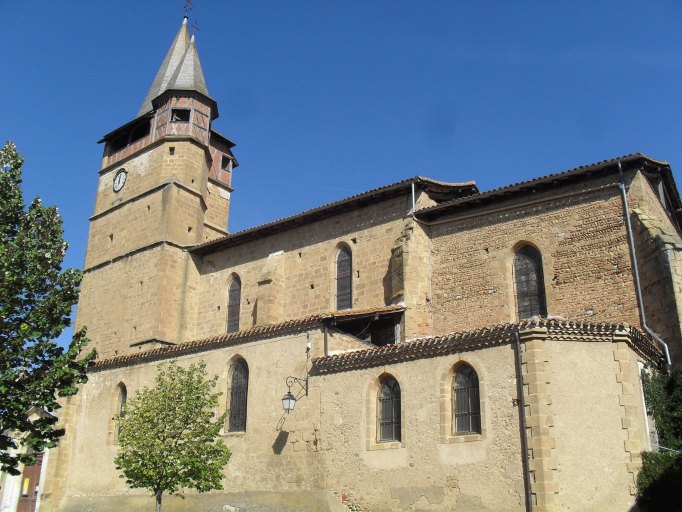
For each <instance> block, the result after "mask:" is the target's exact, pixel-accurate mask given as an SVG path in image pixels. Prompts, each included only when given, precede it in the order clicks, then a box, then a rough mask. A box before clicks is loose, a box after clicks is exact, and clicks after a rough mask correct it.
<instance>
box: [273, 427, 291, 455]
mask: <svg viewBox="0 0 682 512" xmlns="http://www.w3.org/2000/svg"><path fill="white" fill-rule="evenodd" d="M288 440H289V432H287V431H286V430H280V431H279V434H277V437H276V438H275V442H274V443H272V453H274V454H275V455H280V454H281V453H282V450H284V447H285V446H286V445H287V441H288Z"/></svg>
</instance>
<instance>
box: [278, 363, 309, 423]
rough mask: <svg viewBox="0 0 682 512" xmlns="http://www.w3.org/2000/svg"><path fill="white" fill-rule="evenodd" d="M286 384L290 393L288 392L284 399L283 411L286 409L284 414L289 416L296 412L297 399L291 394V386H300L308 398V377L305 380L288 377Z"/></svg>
mask: <svg viewBox="0 0 682 512" xmlns="http://www.w3.org/2000/svg"><path fill="white" fill-rule="evenodd" d="M306 373H307V372H306ZM286 382H287V387H288V388H289V391H287V392H286V394H285V395H284V396H283V397H282V409H284V412H286V413H287V414H289V413H290V412H291V411H293V410H294V407H296V397H295V396H294V395H293V393H292V392H291V386H293V385H294V384H298V385H299V386H300V387H301V390H303V392H304V393H305V396H308V375H306V377H305V379H299V378H297V377H287V380H286Z"/></svg>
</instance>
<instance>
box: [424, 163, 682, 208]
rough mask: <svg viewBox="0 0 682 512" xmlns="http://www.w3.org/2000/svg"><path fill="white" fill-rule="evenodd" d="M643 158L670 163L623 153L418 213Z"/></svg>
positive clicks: (454, 200)
mask: <svg viewBox="0 0 682 512" xmlns="http://www.w3.org/2000/svg"><path fill="white" fill-rule="evenodd" d="M641 158H644V159H646V160H648V161H650V162H652V163H655V164H658V165H664V166H669V165H670V164H668V162H665V161H661V160H656V159H654V158H651V157H649V156H647V155H645V154H644V153H639V152H637V153H630V154H627V155H623V156H618V157H613V158H609V159H606V160H600V161H597V162H593V163H589V164H584V165H579V166H577V167H573V168H571V169H567V170H564V171H558V172H554V173H550V174H546V175H543V176H538V177H535V178H531V179H529V180H524V181H519V182H515V183H510V184H508V185H504V186H502V187H496V188H492V189H489V190H484V191H482V192H480V193H478V194H471V195H468V196H463V197H458V198H455V199H452V200H450V201H446V202H443V203H440V204H437V205H433V206H428V207H426V208H422V209H420V210H417V213H428V212H432V211H436V210H439V209H442V208H447V207H449V206H453V205H456V204H463V203H466V202H468V201H471V200H472V199H473V198H477V199H484V198H486V197H490V196H494V195H495V194H499V193H503V192H506V191H510V190H513V189H517V188H522V187H528V186H532V185H535V184H541V183H543V182H546V181H549V180H553V179H557V178H562V177H567V176H570V175H578V174H581V173H583V172H589V171H590V170H597V169H600V168H601V169H603V168H605V167H607V166H608V165H612V164H615V163H617V162H622V161H632V160H637V159H641Z"/></svg>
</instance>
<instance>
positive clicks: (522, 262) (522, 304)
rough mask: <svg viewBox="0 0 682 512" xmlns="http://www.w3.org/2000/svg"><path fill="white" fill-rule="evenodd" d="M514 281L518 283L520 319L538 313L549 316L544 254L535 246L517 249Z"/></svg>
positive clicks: (517, 301)
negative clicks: (543, 266)
mask: <svg viewBox="0 0 682 512" xmlns="http://www.w3.org/2000/svg"><path fill="white" fill-rule="evenodd" d="M514 282H515V283H516V309H517V312H518V316H519V320H522V319H524V318H530V317H532V316H536V315H537V316H547V301H546V299H545V278H544V276H543V274H542V256H540V252H539V251H538V250H537V249H535V248H534V247H531V246H530V245H524V246H523V247H521V248H520V249H519V250H518V251H516V255H515V256H514Z"/></svg>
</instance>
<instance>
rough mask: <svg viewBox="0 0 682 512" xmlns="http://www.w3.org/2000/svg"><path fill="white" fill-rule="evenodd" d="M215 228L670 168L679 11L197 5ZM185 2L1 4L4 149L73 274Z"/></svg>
mask: <svg viewBox="0 0 682 512" xmlns="http://www.w3.org/2000/svg"><path fill="white" fill-rule="evenodd" d="M193 4H194V5H193V9H192V11H191V13H190V22H193V21H194V20H197V22H198V26H199V31H198V32H197V33H196V40H197V48H198V51H199V56H200V59H201V63H202V66H203V70H204V74H205V77H206V81H207V85H208V90H209V92H210V94H211V96H212V97H213V98H214V99H215V100H216V101H217V102H218V105H219V109H220V117H219V118H218V119H217V120H216V121H215V122H214V127H215V128H216V129H217V130H218V131H220V132H221V133H223V134H225V135H226V136H228V137H229V138H230V139H232V140H233V141H234V142H236V144H237V147H236V148H235V154H236V156H237V158H238V160H239V162H240V164H241V165H240V167H238V168H237V170H236V171H235V175H234V182H233V186H234V188H235V192H234V193H233V195H232V207H231V214H230V225H229V228H230V231H233V232H234V231H237V230H240V229H244V228H247V227H251V226H254V225H258V224H262V223H264V222H268V221H270V220H274V219H277V218H280V217H283V216H286V215H290V214H293V213H296V212H299V211H302V210H306V209H308V208H311V207H314V206H317V205H320V204H324V203H326V202H329V201H333V200H336V199H339V198H342V197H345V196H347V195H351V194H354V193H358V192H362V191H363V190H367V189H370V188H373V187H376V186H380V185H383V184H387V183H391V182H394V181H398V180H400V179H404V178H407V177H410V176H415V175H424V176H429V177H432V178H436V179H442V180H447V181H466V180H475V181H476V182H477V183H478V186H479V188H480V189H481V190H487V189H490V188H495V187H498V186H503V185H506V184H509V183H513V182H517V181H521V180H525V179H530V178H533V177H537V176H541V175H544V174H548V173H551V172H557V171H562V170H565V169H569V168H572V167H575V166H578V165H583V164H587V163H591V162H595V161H599V160H603V159H606V158H611V157H614V156H618V155H623V154H627V153H632V152H636V151H641V152H644V153H647V154H648V155H650V156H653V157H655V158H658V159H661V160H667V161H669V162H670V163H671V165H672V166H673V170H674V171H675V175H676V176H677V177H679V175H680V172H682V147H681V146H680V141H681V135H682V130H681V128H680V119H681V118H682V98H681V95H680V93H681V92H682V51H681V50H682V31H681V30H680V26H682V3H680V2H673V1H670V2H651V1H650V2H641V1H639V2H627V1H619V2H591V3H588V2H582V3H581V2H570V3H568V2H566V3H563V4H560V3H559V2H523V1H513V2H512V1H505V2H458V1H454V0H451V1H423V2H414V1H412V2H407V1H401V0H393V1H379V0H374V1H359V0H358V1H355V0H346V1H343V2H342V1H335V2H332V1H289V2H284V1H275V0H272V1H258V0H249V1H243V2H234V1H216V0H214V1H209V0H194V2H193ZM183 8H184V1H183V0H163V1H138V2H133V1H122V0H117V1H115V2H86V1H69V2H56V1H46V0H42V1H26V0H25V1H18V0H17V1H10V0H4V1H3V0H0V9H1V10H2V13H3V16H2V17H3V20H4V23H3V29H2V30H1V31H0V69H1V70H2V78H1V80H2V88H1V89H0V90H1V91H2V94H0V112H1V115H0V139H1V141H0V143H2V142H4V141H5V140H7V139H12V140H14V141H15V142H16V144H17V145H18V147H19V150H20V152H22V153H23V154H24V156H25V158H26V164H25V168H24V170H25V173H24V193H25V196H26V198H27V200H30V199H31V198H33V197H34V196H36V195H38V196H41V197H42V198H43V201H44V202H45V203H46V204H56V205H58V206H59V209H60V212H61V213H62V215H63V218H64V225H65V230H66V239H67V241H68V242H69V244H70V249H69V251H68V253H67V257H66V265H68V266H72V267H81V266H82V264H83V261H84V256H85V245H86V241H87V232H88V217H89V216H90V214H91V213H92V209H93V206H94V199H95V190H96V183H97V171H98V170H99V167H100V164H101V156H102V149H103V148H102V147H101V146H100V145H98V144H96V141H97V140H99V138H100V137H101V136H102V135H104V134H105V133H108V132H110V131H111V130H113V129H115V128H117V127H118V126H120V125H123V124H125V123H126V122H128V121H130V120H131V119H133V118H134V117H135V115H136V113H137V110H138V109H139V107H140V104H141V103H142V100H143V98H144V96H145V93H146V92H147V89H148V88H149V86H150V85H151V82H152V79H153V77H154V74H155V73H156V71H157V69H158V67H159V65H160V64H161V61H162V60H163V57H164V55H165V53H166V51H167V49H168V47H169V46H170V43H171V41H172V39H173V37H174V35H175V33H176V31H177V29H178V28H179V26H180V22H181V21H182V16H183V13H184V10H183Z"/></svg>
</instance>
